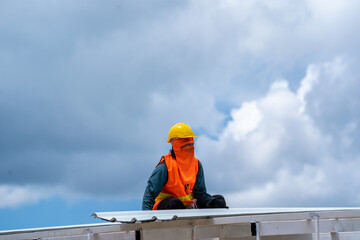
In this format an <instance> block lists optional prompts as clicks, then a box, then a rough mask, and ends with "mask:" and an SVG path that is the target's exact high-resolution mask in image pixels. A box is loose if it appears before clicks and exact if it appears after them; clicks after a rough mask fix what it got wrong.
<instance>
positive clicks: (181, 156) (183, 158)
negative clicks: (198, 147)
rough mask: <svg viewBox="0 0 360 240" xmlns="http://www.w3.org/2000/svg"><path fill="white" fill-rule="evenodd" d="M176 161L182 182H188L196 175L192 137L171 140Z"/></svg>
mask: <svg viewBox="0 0 360 240" xmlns="http://www.w3.org/2000/svg"><path fill="white" fill-rule="evenodd" d="M172 146H173V150H174V153H175V156H176V161H177V163H178V166H179V169H180V176H181V178H182V181H183V183H184V184H190V182H191V181H193V180H194V174H195V176H196V174H197V173H196V169H197V166H196V163H197V161H196V158H195V154H194V139H193V138H179V139H175V140H174V141H173V142H172Z"/></svg>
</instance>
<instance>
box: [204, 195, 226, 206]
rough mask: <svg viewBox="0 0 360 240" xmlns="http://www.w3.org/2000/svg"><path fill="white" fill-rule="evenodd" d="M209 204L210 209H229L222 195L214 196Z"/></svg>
mask: <svg viewBox="0 0 360 240" xmlns="http://www.w3.org/2000/svg"><path fill="white" fill-rule="evenodd" d="M212 197H213V199H212V200H211V201H210V202H209V205H208V206H209V208H227V206H226V201H225V198H224V197H223V196H222V195H213V196H212Z"/></svg>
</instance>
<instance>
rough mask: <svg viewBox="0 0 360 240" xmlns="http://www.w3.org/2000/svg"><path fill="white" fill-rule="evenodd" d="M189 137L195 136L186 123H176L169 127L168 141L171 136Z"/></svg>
mask: <svg viewBox="0 0 360 240" xmlns="http://www.w3.org/2000/svg"><path fill="white" fill-rule="evenodd" d="M176 137H177V138H189V137H197V136H195V134H194V132H193V131H192V130H191V128H190V127H189V125H187V124H186V123H177V124H175V125H174V126H172V127H171V128H170V131H169V138H168V140H167V142H168V143H170V141H171V139H173V138H176Z"/></svg>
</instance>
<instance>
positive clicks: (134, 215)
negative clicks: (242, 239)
mask: <svg viewBox="0 0 360 240" xmlns="http://www.w3.org/2000/svg"><path fill="white" fill-rule="evenodd" d="M340 210H360V208H230V209H224V208H221V209H220V208H216V209H215V208H208V209H185V210H150V211H122V212H96V213H93V214H92V215H91V216H94V217H95V218H100V219H102V220H105V221H109V222H122V223H135V222H149V221H155V220H160V221H169V220H175V219H193V218H214V217H231V216H245V215H259V214H261V215H265V214H278V213H296V212H298V213H300V212H310V211H315V212H320V211H340Z"/></svg>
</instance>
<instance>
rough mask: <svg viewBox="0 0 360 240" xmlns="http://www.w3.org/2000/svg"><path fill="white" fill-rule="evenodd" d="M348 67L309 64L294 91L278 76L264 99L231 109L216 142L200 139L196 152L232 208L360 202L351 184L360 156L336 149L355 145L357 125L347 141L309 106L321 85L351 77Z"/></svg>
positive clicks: (211, 183)
mask: <svg viewBox="0 0 360 240" xmlns="http://www.w3.org/2000/svg"><path fill="white" fill-rule="evenodd" d="M345 65H346V64H345V62H344V60H342V59H341V58H337V59H335V60H334V61H331V62H325V63H319V64H311V65H309V67H308V69H307V72H306V75H305V77H304V78H303V80H302V81H301V83H300V86H299V88H298V89H297V90H296V91H292V90H290V88H289V86H288V82H287V81H285V80H279V81H276V82H274V83H273V84H272V85H271V86H270V89H269V91H268V92H267V94H266V95H265V96H264V97H262V98H259V99H257V100H254V101H251V102H245V103H243V104H242V105H241V107H240V108H239V109H233V110H232V111H231V117H232V119H231V120H230V121H229V122H228V123H227V125H226V127H225V128H224V130H223V131H222V133H221V134H220V135H219V138H218V139H215V140H214V139H210V138H207V137H204V136H203V137H201V138H200V139H199V141H198V143H197V144H198V149H199V154H198V157H199V158H200V160H201V159H202V161H203V164H204V165H205V169H206V170H205V171H206V176H209V178H208V179H207V182H208V187H210V188H212V191H213V192H221V191H222V192H225V193H226V194H225V195H226V196H227V198H228V202H229V204H230V205H231V206H233V207H244V206H284V205H287V206H299V205H300V206H305V205H306V206H313V205H323V204H326V205H334V204H335V205H336V204H348V205H351V204H359V202H358V201H357V200H355V199H357V198H356V193H354V192H351V190H349V189H357V188H358V187H359V182H360V176H358V174H357V173H356V172H357V170H356V169H357V167H356V166H358V164H359V156H360V154H359V152H358V150H356V149H355V150H354V149H353V151H352V156H351V157H350V156H349V153H348V152H347V151H342V150H341V149H342V148H339V149H340V150H338V151H334V146H337V145H342V144H343V145H344V146H348V145H351V144H352V142H353V141H354V140H355V139H354V138H353V137H352V135H351V133H352V132H353V131H355V130H356V128H357V123H356V122H350V123H349V124H347V125H346V127H345V128H344V129H341V134H342V138H341V139H334V135H333V132H331V131H326V130H325V129H322V128H320V127H319V125H321V122H320V121H316V120H317V119H315V118H314V117H313V116H312V115H311V112H309V111H307V105H308V104H312V102H309V99H313V98H310V97H309V95H310V94H315V95H316V92H314V91H316V90H317V89H318V88H319V85H327V84H328V82H331V81H332V82H334V81H335V82H338V81H346V71H345V70H346V68H345V67H344V66H345ZM317 97H318V99H321V98H323V97H326V95H325V96H322V95H318V96H317ZM344 161H345V162H346V164H344ZM341 176H343V178H342V179H341ZM340 179H341V180H340ZM344 186H346V187H344ZM339 194H340V195H339Z"/></svg>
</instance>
